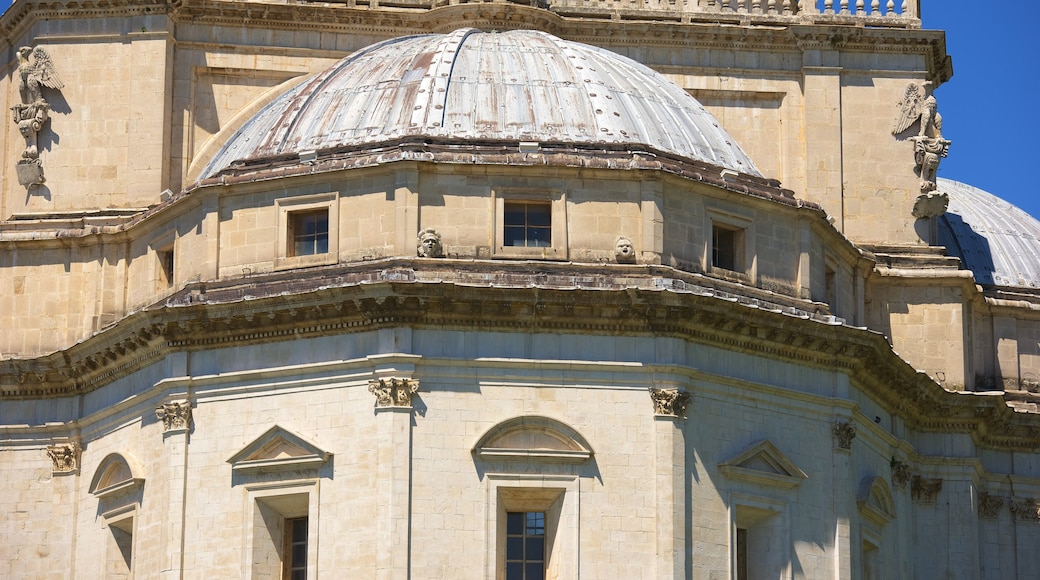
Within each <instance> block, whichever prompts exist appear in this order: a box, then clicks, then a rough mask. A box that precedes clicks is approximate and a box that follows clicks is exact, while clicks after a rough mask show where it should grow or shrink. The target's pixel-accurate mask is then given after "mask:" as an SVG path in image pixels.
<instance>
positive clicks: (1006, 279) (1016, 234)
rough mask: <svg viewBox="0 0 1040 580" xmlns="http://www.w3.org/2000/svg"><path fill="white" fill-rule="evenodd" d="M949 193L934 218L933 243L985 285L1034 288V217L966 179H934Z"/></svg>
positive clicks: (1039, 280) (1039, 245) (1038, 229)
mask: <svg viewBox="0 0 1040 580" xmlns="http://www.w3.org/2000/svg"><path fill="white" fill-rule="evenodd" d="M937 183H938V186H939V191H943V192H946V193H948V194H950V207H949V209H948V210H947V211H946V213H945V214H943V215H942V217H940V218H939V224H938V225H939V243H940V244H942V245H944V246H946V248H947V251H949V252H950V254H952V255H956V256H957V257H959V258H960V259H961V262H962V263H963V264H964V267H965V268H967V269H969V270H971V271H972V273H974V274H975V281H976V282H978V283H979V284H982V285H987V286H1005V287H1018V288H1029V289H1033V290H1036V289H1040V221H1037V220H1036V218H1034V217H1033V216H1031V215H1029V214H1027V213H1026V212H1024V211H1022V210H1021V209H1019V208H1018V207H1016V206H1014V205H1012V204H1010V203H1008V202H1006V201H1004V200H1002V199H1000V198H999V197H997V196H995V195H993V194H991V193H988V192H985V191H983V190H981V189H977V188H975V187H972V186H970V185H966V184H964V183H960V182H957V181H951V180H949V179H941V178H940V179H939V180H938V182H937Z"/></svg>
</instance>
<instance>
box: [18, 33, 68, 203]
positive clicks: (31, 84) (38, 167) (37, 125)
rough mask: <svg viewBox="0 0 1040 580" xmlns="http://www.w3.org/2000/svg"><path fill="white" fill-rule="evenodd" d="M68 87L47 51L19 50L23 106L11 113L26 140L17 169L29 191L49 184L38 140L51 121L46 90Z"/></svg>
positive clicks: (27, 47) (21, 182)
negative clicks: (46, 179) (44, 90)
mask: <svg viewBox="0 0 1040 580" xmlns="http://www.w3.org/2000/svg"><path fill="white" fill-rule="evenodd" d="M64 86H65V85H64V84H63V83H62V82H61V79H59V78H58V73H57V72H56V71H55V70H54V63H53V62H52V61H51V57H50V55H49V54H47V51H46V50H44V49H43V47H41V46H37V47H36V48H32V47H29V46H23V47H21V48H19V49H18V93H19V96H20V97H21V100H22V102H21V104H18V105H15V106H13V107H11V112H12V113H13V117H14V123H15V125H17V126H18V132H19V133H21V134H22V137H23V138H24V139H25V150H24V151H22V158H21V159H19V160H18V163H17V164H16V165H15V169H16V171H17V174H18V183H20V184H22V185H24V186H26V187H35V186H37V185H40V184H42V183H43V182H44V181H45V180H44V178H43V164H42V163H41V162H40V150H39V145H38V142H37V136H38V135H39V132H40V130H41V129H42V128H43V125H44V123H46V122H47V120H48V119H49V118H50V110H51V107H50V103H48V102H47V101H46V100H45V99H44V98H43V87H47V88H51V89H55V90H58V89H61V88H62V87H64Z"/></svg>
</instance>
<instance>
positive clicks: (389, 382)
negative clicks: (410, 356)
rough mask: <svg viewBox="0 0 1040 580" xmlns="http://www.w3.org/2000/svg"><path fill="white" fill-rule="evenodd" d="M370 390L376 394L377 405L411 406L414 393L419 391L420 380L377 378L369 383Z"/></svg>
mask: <svg viewBox="0 0 1040 580" xmlns="http://www.w3.org/2000/svg"><path fill="white" fill-rule="evenodd" d="M368 392H370V393H372V394H373V395H375V396H376V407H411V406H412V395H414V394H415V393H417V392H419V381H417V380H415V379H376V380H373V381H371V382H369V383H368Z"/></svg>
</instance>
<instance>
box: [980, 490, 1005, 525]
mask: <svg viewBox="0 0 1040 580" xmlns="http://www.w3.org/2000/svg"><path fill="white" fill-rule="evenodd" d="M1002 507H1004V498H1002V497H998V496H995V495H990V494H988V493H986V492H981V493H979V517H980V518H990V519H992V518H995V517H997V515H998V514H1000V508H1002Z"/></svg>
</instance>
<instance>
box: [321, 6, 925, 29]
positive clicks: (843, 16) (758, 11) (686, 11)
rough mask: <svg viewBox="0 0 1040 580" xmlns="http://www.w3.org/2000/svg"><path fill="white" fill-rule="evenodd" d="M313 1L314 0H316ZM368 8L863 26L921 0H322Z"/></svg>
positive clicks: (916, 13) (903, 15) (912, 24)
mask: <svg viewBox="0 0 1040 580" xmlns="http://www.w3.org/2000/svg"><path fill="white" fill-rule="evenodd" d="M315 1H317V0H315ZM324 1H326V2H328V1H332V2H336V3H344V4H347V5H348V6H358V7H362V6H367V7H369V8H377V7H391V8H436V7H440V6H448V5H455V4H469V3H483V2H512V3H516V4H526V5H530V6H536V7H539V8H544V9H548V10H550V11H553V10H561V11H565V12H567V13H569V14H572V15H580V14H581V13H582V11H583V10H585V11H588V13H589V14H596V15H603V14H606V13H615V14H616V13H619V12H620V13H622V18H624V13H625V12H626V11H631V12H632V13H633V14H639V16H638V17H639V18H648V19H651V20H652V19H654V14H661V15H662V17H667V18H668V19H674V18H676V17H682V18H683V19H687V18H689V19H691V20H718V18H719V17H720V16H729V15H734V16H738V17H740V19H741V21H744V20H749V21H751V22H754V21H755V20H756V19H763V20H764V21H766V22H802V23H806V24H827V23H829V22H837V23H841V24H848V23H850V20H851V21H856V20H859V19H862V21H863V22H864V24H866V25H868V26H891V27H900V28H902V27H906V28H919V27H920V22H921V21H920V0H901V1H900V2H896V0H886V1H885V2H882V1H881V0H870V1H869V2H868V1H867V0H854V1H852V0H837V1H835V0H324Z"/></svg>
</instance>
